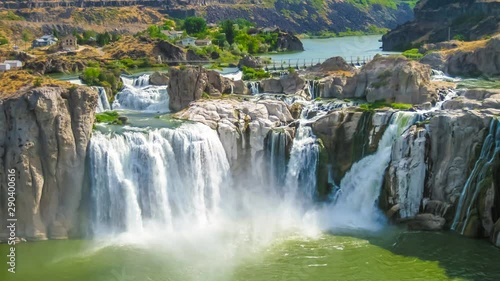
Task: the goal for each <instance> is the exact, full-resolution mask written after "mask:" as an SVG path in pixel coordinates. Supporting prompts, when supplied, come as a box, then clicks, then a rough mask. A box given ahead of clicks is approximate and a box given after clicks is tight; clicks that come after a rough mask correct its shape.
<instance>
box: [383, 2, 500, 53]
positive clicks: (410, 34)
mask: <svg viewBox="0 0 500 281" xmlns="http://www.w3.org/2000/svg"><path fill="white" fill-rule="evenodd" d="M497 33H500V0H421V1H419V2H418V4H417V5H416V6H415V20H413V21H412V22H409V23H406V24H404V25H401V26H398V27H397V28H395V29H394V30H392V31H391V32H389V33H388V34H386V35H385V36H384V37H383V39H382V40H383V48H384V50H387V51H392V50H401V51H402V50H406V49H410V48H413V47H419V46H421V45H422V44H424V43H435V42H440V41H446V40H448V39H458V40H466V41H469V40H478V39H481V38H485V37H489V36H492V35H494V34H497Z"/></svg>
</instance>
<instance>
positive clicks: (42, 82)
mask: <svg viewBox="0 0 500 281" xmlns="http://www.w3.org/2000/svg"><path fill="white" fill-rule="evenodd" d="M42 86H65V87H69V86H71V84H70V83H69V82H64V81H60V80H54V79H51V78H49V77H46V76H37V75H32V74H30V73H28V72H26V71H22V70H20V71H7V72H2V73H0V99H5V98H9V97H13V96H16V93H20V92H22V91H26V90H29V89H31V88H36V87H42Z"/></svg>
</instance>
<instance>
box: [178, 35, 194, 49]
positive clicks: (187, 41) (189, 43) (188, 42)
mask: <svg viewBox="0 0 500 281" xmlns="http://www.w3.org/2000/svg"><path fill="white" fill-rule="evenodd" d="M195 41H196V38H193V37H186V38H184V39H182V40H181V44H182V46H184V47H187V46H196V44H195Z"/></svg>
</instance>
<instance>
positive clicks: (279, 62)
mask: <svg viewBox="0 0 500 281" xmlns="http://www.w3.org/2000/svg"><path fill="white" fill-rule="evenodd" d="M327 59H329V58H283V59H276V58H274V59H271V60H269V59H266V58H265V57H264V58H263V63H264V69H265V70H266V71H269V72H272V71H285V70H288V69H290V68H293V69H295V70H300V69H306V68H308V67H312V66H315V65H317V64H321V63H323V62H325V61H326V60H327ZM343 59H344V60H345V61H346V62H347V63H348V64H350V65H351V66H353V67H360V66H363V65H365V64H367V63H368V62H370V61H371V60H372V59H373V57H372V56H363V57H349V58H346V57H343ZM161 62H162V63H165V64H168V65H179V64H182V65H203V64H213V63H217V62H216V61H213V60H184V61H183V60H164V59H162V60H161Z"/></svg>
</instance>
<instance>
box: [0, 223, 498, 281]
mask: <svg viewBox="0 0 500 281" xmlns="http://www.w3.org/2000/svg"><path fill="white" fill-rule="evenodd" d="M136 238H137V240H138V241H136V243H132V244H127V243H120V242H118V241H114V242H112V243H109V241H108V242H97V241H84V240H62V241H44V242H35V243H21V244H18V245H17V250H16V251H17V268H16V270H17V272H16V273H15V274H10V273H8V272H7V271H6V270H3V271H2V273H1V274H0V277H2V278H0V280H27V281H28V280H30V281H31V280H33V281H34V280H47V281H49V280H50V281H62V280H71V281H90V280H94V281H101V280H102V281H127V280H128V281H132V280H134V281H135V280H137V281H146V280H155V281H158V280H169V281H170V280H345V281H347V280H478V281H479V280H484V281H486V280H500V249H497V248H495V247H493V246H492V245H491V244H489V243H488V242H487V241H483V240H472V239H468V238H464V237H460V236H457V235H455V234H453V233H429V232H408V231H403V230H401V229H396V228H391V229H386V230H384V231H383V232H381V233H377V234H371V235H370V234H363V233H358V234H355V235H344V234H321V235H319V236H315V237H308V236H303V235H293V234H289V235H284V236H281V237H280V238H276V239H273V241H272V242H270V243H269V244H268V245H266V246H259V247H254V246H252V244H253V243H252V242H251V241H245V242H242V243H234V242H235V241H231V239H230V238H229V237H226V238H227V240H226V241H224V243H222V244H220V245H217V244H218V243H215V241H205V240H204V239H202V238H200V239H195V240H191V239H188V238H186V239H181V240H178V241H176V242H175V243H176V244H177V245H178V247H166V246H165V247H164V246H163V245H168V244H169V242H168V241H164V242H161V241H159V240H156V242H155V241H148V242H141V239H143V238H144V237H136ZM205 243H207V244H205ZM219 246H222V247H223V250H221V249H220V248H218V247H219ZM7 247H8V246H7V245H5V244H3V245H0V250H1V253H2V256H3V257H4V258H3V259H6V258H5V255H6V253H7ZM3 264H4V265H5V263H3Z"/></svg>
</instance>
